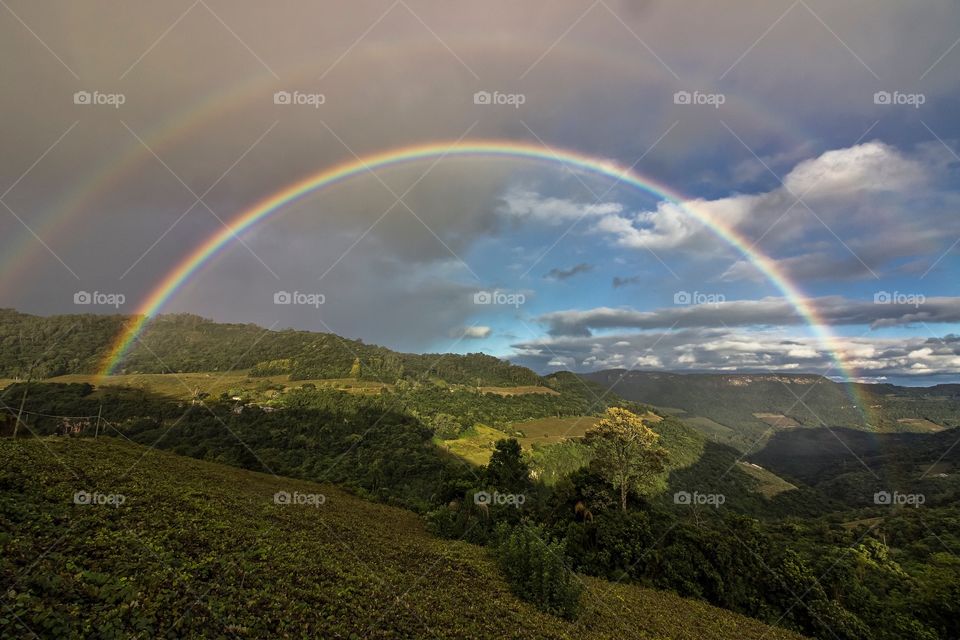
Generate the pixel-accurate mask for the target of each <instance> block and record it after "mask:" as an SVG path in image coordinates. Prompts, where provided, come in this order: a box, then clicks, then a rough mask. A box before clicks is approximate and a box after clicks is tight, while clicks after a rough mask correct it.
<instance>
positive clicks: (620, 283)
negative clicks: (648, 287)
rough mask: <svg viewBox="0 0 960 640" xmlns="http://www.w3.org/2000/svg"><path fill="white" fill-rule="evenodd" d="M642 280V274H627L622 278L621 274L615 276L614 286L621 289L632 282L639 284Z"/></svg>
mask: <svg viewBox="0 0 960 640" xmlns="http://www.w3.org/2000/svg"><path fill="white" fill-rule="evenodd" d="M641 281H642V278H641V277H640V276H627V277H624V278H621V277H620V276H614V277H613V288H614V289H619V288H621V287H626V286H628V285H631V284H639V283H640V282H641Z"/></svg>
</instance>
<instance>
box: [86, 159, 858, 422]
mask: <svg viewBox="0 0 960 640" xmlns="http://www.w3.org/2000/svg"><path fill="white" fill-rule="evenodd" d="M447 157H449V158H462V157H482V158H507V159H514V160H530V161H538V162H546V163H554V164H560V165H562V166H565V167H572V168H576V169H579V170H582V171H585V172H589V173H593V174H599V175H602V176H606V177H609V178H613V179H615V180H618V181H620V182H622V183H624V184H626V185H630V186H631V187H634V188H637V189H639V190H641V191H644V192H646V193H649V194H651V195H654V196H656V197H658V198H660V199H661V200H664V201H667V202H670V203H672V204H674V205H676V206H677V207H678V208H679V209H680V210H682V211H684V212H685V213H686V214H688V215H690V216H691V217H692V218H694V219H696V220H697V221H699V222H700V223H702V224H704V225H705V226H706V227H707V228H709V229H710V230H711V231H712V232H713V233H714V234H716V235H717V236H718V237H719V238H721V239H722V240H724V241H725V242H726V243H728V244H729V245H730V246H732V247H734V248H735V249H736V250H737V251H738V252H740V253H741V254H742V255H743V256H744V258H745V259H747V260H748V261H749V262H750V263H751V264H752V265H753V266H754V267H756V268H757V269H758V270H759V271H760V272H761V273H763V274H764V276H766V278H767V279H768V280H769V281H770V282H771V283H772V284H773V285H774V286H775V287H776V288H777V289H779V290H780V292H781V293H782V294H783V295H784V297H785V299H786V300H788V301H789V303H790V304H791V305H792V306H793V307H794V309H796V311H797V313H798V314H800V316H801V317H802V318H803V319H804V320H805V321H806V323H807V324H808V325H809V326H810V328H811V329H812V330H813V331H814V332H815V334H816V337H817V339H818V340H819V341H820V342H821V344H822V345H823V346H824V348H825V349H826V350H827V351H828V352H829V353H830V355H831V357H832V358H833V360H834V362H835V366H836V368H837V371H838V373H839V374H840V375H841V376H842V377H843V378H844V379H845V380H852V379H854V378H855V376H854V374H853V372H852V371H851V370H850V368H849V367H848V366H847V365H846V363H845V361H844V358H843V357H842V355H841V352H840V351H839V349H838V348H837V346H836V344H835V340H834V337H833V336H832V334H831V333H830V332H829V331H828V329H827V325H826V323H825V322H823V321H822V320H821V319H820V318H819V317H818V315H817V311H816V309H815V308H814V307H813V306H812V305H811V304H810V303H809V302H808V301H807V298H806V297H805V296H804V295H803V293H802V292H801V291H800V290H799V289H798V288H797V287H796V286H795V285H794V284H793V283H792V282H790V280H789V279H788V278H787V277H786V276H785V275H784V274H783V273H782V272H781V271H780V269H779V267H778V266H777V265H776V263H774V262H773V261H772V260H771V259H770V258H768V257H767V256H765V255H763V254H762V253H760V252H759V251H757V250H756V249H754V248H753V246H752V245H751V243H750V241H749V240H748V239H746V238H744V237H743V236H742V235H740V234H739V233H738V232H737V231H736V230H734V229H733V228H731V227H730V226H728V225H727V224H726V223H724V222H723V221H722V220H719V219H718V218H717V217H715V216H714V215H713V214H711V213H710V212H708V211H705V210H703V209H698V208H696V207H695V206H693V205H691V204H690V202H689V201H688V200H687V199H686V198H684V197H683V196H681V195H680V194H678V193H676V192H674V191H671V190H670V189H669V188H667V187H665V186H663V185H660V184H657V183H656V182H654V181H652V180H650V179H648V178H645V177H643V176H641V175H639V174H637V173H635V172H634V171H632V170H631V169H628V168H626V167H623V166H621V165H619V164H617V163H615V162H613V161H610V160H606V159H601V158H596V157H592V156H588V155H585V154H583V153H579V152H576V151H571V150H566V149H549V148H547V147H544V146H542V145H534V144H531V143H526V142H516V141H506V140H477V141H461V142H431V143H427V144H421V145H415V146H408V147H402V148H398V149H391V150H388V151H384V152H380V153H375V154H371V155H367V156H365V157H361V158H357V159H354V160H350V161H347V162H344V163H342V164H339V165H336V166H334V167H331V168H328V169H324V170H322V171H320V172H318V173H315V174H312V175H309V176H307V177H305V178H303V179H301V180H299V181H298V182H294V183H292V184H290V185H288V186H286V187H284V188H283V189H281V190H280V191H277V192H276V193H274V194H272V195H270V196H268V197H266V198H264V199H262V200H260V201H259V202H257V203H256V204H254V205H253V206H252V207H250V208H249V209H247V210H245V211H243V212H242V213H240V214H239V215H238V216H237V217H236V218H235V219H234V220H233V221H232V222H231V223H230V224H229V225H227V226H226V227H225V228H223V229H221V230H220V231H218V232H217V233H215V234H214V235H212V236H211V237H210V238H208V239H207V240H206V241H204V242H203V243H202V244H200V245H199V246H198V247H197V248H196V249H194V250H193V252H192V253H190V254H189V255H187V256H186V257H185V258H184V259H183V260H182V261H181V262H180V263H179V264H178V265H177V266H176V267H175V268H174V269H172V270H171V271H170V272H168V273H167V275H166V276H165V277H164V278H163V280H161V281H160V282H159V283H158V284H157V285H156V286H155V287H154V289H153V290H152V291H151V292H150V293H149V295H148V296H147V297H146V298H145V300H144V301H143V302H142V303H141V305H140V307H139V308H138V309H137V311H136V316H135V317H134V319H133V320H132V321H131V322H130V323H128V324H127V326H126V327H125V328H124V329H123V330H122V332H121V333H120V334H119V335H118V337H117V339H116V341H115V343H114V345H113V346H112V348H111V349H110V351H109V352H108V354H107V356H106V358H105V360H104V363H103V365H102V367H101V369H100V372H99V375H101V376H108V375H110V374H111V373H112V372H113V371H114V370H115V369H116V367H117V365H118V364H119V363H120V361H121V360H122V359H123V357H124V355H125V354H126V353H127V351H129V349H130V348H131V346H132V345H133V344H134V342H136V340H137V339H138V338H139V337H140V335H141V334H142V333H143V330H144V329H145V327H146V325H147V324H148V323H149V321H150V319H151V318H152V317H153V316H155V315H157V313H158V312H159V311H160V310H161V309H162V308H163V307H164V305H165V304H166V303H167V302H168V301H169V300H170V299H171V298H172V297H173V296H174V295H176V293H177V292H178V291H179V290H180V288H181V287H183V285H184V284H185V283H186V282H187V281H188V280H189V279H190V278H191V276H193V274H194V273H196V272H197V271H198V270H199V269H201V268H202V267H203V266H204V264H206V263H207V262H208V261H209V260H210V259H212V258H213V257H214V256H216V255H217V254H218V253H219V252H220V251H221V250H222V249H223V248H224V247H226V246H227V245H228V244H230V242H231V240H232V239H234V238H235V237H237V236H239V235H240V234H242V233H244V232H246V231H247V230H249V229H250V228H251V227H253V226H254V225H256V224H257V223H259V222H261V221H262V220H265V219H266V218H269V217H270V216H271V215H273V214H275V213H276V212H278V211H280V210H281V209H283V208H284V207H285V206H287V205H289V204H291V203H294V202H296V201H298V200H300V199H302V198H304V197H305V196H307V195H309V194H311V193H314V192H316V191H318V190H320V189H325V188H327V187H330V186H332V185H335V184H338V183H340V182H343V181H345V180H349V179H351V178H354V177H356V176H359V175H362V174H363V173H366V172H370V171H373V170H377V169H384V168H389V167H394V166H397V165H402V164H407V163H412V162H417V161H423V160H428V159H440V158H447ZM855 401H856V399H855ZM861 407H862V405H861Z"/></svg>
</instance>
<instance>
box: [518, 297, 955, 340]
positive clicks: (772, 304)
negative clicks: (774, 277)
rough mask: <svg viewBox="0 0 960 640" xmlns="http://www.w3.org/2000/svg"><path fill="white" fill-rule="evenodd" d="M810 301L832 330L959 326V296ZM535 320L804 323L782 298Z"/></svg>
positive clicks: (580, 324)
mask: <svg viewBox="0 0 960 640" xmlns="http://www.w3.org/2000/svg"><path fill="white" fill-rule="evenodd" d="M682 293H684V292H681V294H682ZM678 295H679V294H678ZM808 302H809V303H810V305H811V306H812V307H813V308H814V309H815V311H816V316H817V317H818V318H819V319H820V320H822V321H823V322H824V323H826V324H829V325H836V326H849V325H866V326H870V327H872V328H875V329H877V328H883V327H891V326H903V325H911V324H915V323H927V324H936V323H951V322H960V298H957V297H953V298H949V297H933V298H926V297H925V296H923V295H922V294H914V293H902V292H899V291H877V292H876V293H875V294H874V299H872V300H850V299H847V298H843V297H841V296H829V297H823V298H814V299H812V300H809V301H808ZM537 320H538V321H540V322H542V323H543V324H545V325H546V326H547V327H548V331H549V333H550V335H553V336H564V335H566V336H588V335H590V334H591V332H592V330H594V329H624V328H632V329H664V328H670V327H677V328H694V327H714V328H720V327H750V326H790V325H802V324H806V323H807V322H808V321H807V319H806V318H804V317H803V316H802V315H801V314H800V313H799V312H798V311H797V309H796V308H795V307H794V306H793V305H792V304H791V303H790V302H788V301H787V300H786V299H784V298H764V299H761V300H732V301H729V302H728V301H717V302H711V303H704V304H690V303H689V300H688V298H685V297H681V298H679V304H678V305H677V306H675V307H668V308H662V309H656V310H653V311H637V310H634V309H627V308H619V309H612V308H608V307H604V308H597V309H588V310H583V311H575V310H574V311H554V312H551V313H546V314H543V315H541V316H540V317H539V318H537Z"/></svg>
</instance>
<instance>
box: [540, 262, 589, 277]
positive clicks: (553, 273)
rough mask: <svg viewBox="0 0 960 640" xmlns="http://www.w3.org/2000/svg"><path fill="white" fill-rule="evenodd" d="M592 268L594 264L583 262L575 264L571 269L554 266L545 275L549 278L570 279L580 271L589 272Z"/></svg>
mask: <svg viewBox="0 0 960 640" xmlns="http://www.w3.org/2000/svg"><path fill="white" fill-rule="evenodd" d="M592 269H593V265H592V264H587V263H586V262H581V263H580V264H577V265H574V266H572V267H570V268H569V269H561V268H559V267H554V268H553V269H550V271H548V272H547V273H546V274H545V275H544V276H543V277H544V278H546V279H548V280H569V279H570V278H572V277H573V276H575V275H577V274H578V273H587V272H588V271H590V270H592Z"/></svg>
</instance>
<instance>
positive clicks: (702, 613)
mask: <svg viewBox="0 0 960 640" xmlns="http://www.w3.org/2000/svg"><path fill="white" fill-rule="evenodd" d="M448 489H449V490H450V491H455V490H457V489H456V488H455V485H453V484H451V485H449V486H448V485H438V490H441V491H442V492H445V491H447V490H448ZM77 491H91V492H93V491H99V492H102V493H104V494H121V495H123V496H125V498H126V502H125V503H124V504H123V505H122V506H119V507H114V506H107V505H93V504H89V505H78V504H74V502H73V496H74V494H75V493H76V492H77ZM280 491H285V492H289V493H293V492H300V493H301V494H308V495H313V494H318V493H319V494H322V495H324V496H325V498H326V499H325V501H324V503H323V504H322V505H320V506H311V505H297V504H277V503H276V502H275V501H274V495H275V494H276V493H277V492H280ZM582 580H583V582H584V583H585V584H586V589H587V590H588V595H589V597H584V598H583V602H582V603H581V608H582V609H583V615H582V619H583V620H584V621H586V623H585V624H582V625H578V624H572V623H570V622H567V621H565V620H563V619H561V618H558V617H555V616H552V615H548V614H545V613H542V612H540V611H538V610H537V609H536V608H535V607H533V606H532V605H529V604H527V603H525V602H523V601H521V600H519V599H518V598H516V597H514V596H513V595H512V594H511V586H510V585H508V584H507V583H506V582H505V581H504V580H503V578H502V577H501V576H500V574H499V571H498V569H497V567H496V563H494V562H492V561H491V560H490V558H489V556H488V553H486V552H485V551H484V550H483V549H480V548H478V547H475V546H473V545H469V544H463V543H459V542H449V541H446V540H438V539H436V538H433V537H431V536H429V535H427V534H426V532H425V531H424V528H423V525H422V522H421V521H420V519H419V518H418V517H417V516H415V515H414V514H412V513H410V512H407V511H403V510H401V509H395V508H391V507H387V506H384V505H378V504H372V503H370V502H366V501H364V500H360V499H358V498H356V497H355V496H352V495H350V494H348V493H345V492H343V491H341V490H339V489H337V488H335V487H332V486H330V485H317V484H313V483H310V482H305V481H298V480H291V479H289V478H283V477H276V476H272V475H269V474H260V473H251V472H249V471H244V470H239V469H234V468H230V467H226V466H223V465H217V464H210V463H208V462H203V461H199V460H191V459H189V458H184V457H180V456H174V455H171V454H169V453H165V452H162V451H156V450H152V449H148V448H147V447H142V446H138V445H135V444H131V443H128V442H126V441H124V440H122V439H119V438H116V439H114V438H101V439H100V440H98V441H93V440H92V439H75V438H46V439H42V440H41V439H27V440H18V441H16V442H14V441H12V440H10V439H9V438H7V439H0V584H2V585H3V592H2V593H0V598H2V601H3V607H0V637H3V638H23V637H36V636H35V635H34V634H36V635H37V636H39V637H43V638H48V637H49V638H63V639H66V640H74V639H81V638H117V639H119V638H134V637H141V638H170V639H173V638H221V637H230V638H234V637H235V638H264V637H288V638H304V637H320V638H361V637H378V638H410V639H412V638H426V637H438V636H442V637H450V638H500V637H502V638H515V639H516V640H548V639H554V638H563V637H576V638H583V639H584V640H614V639H617V640H619V639H620V638H626V637H644V638H672V639H674V640H700V638H703V637H710V638H718V639H720V640H761V639H764V640H800V638H799V637H798V636H796V635H794V634H791V633H789V632H786V631H784V630H782V629H777V628H775V627H769V626H766V625H764V624H762V623H759V622H757V621H754V620H750V619H748V618H744V617H742V616H738V615H736V614H733V613H730V612H727V611H723V610H721V609H715V608H712V607H709V606H708V605H706V604H704V603H701V602H696V601H689V600H681V599H680V598H678V597H676V596H675V595H673V594H670V593H665V592H658V591H653V590H649V589H642V588H638V587H635V586H631V585H623V584H612V583H607V582H602V581H599V580H596V579H593V578H590V577H583V578H582ZM610 602H615V603H617V606H615V607H612V606H611V605H610ZM664 612H669V615H664Z"/></svg>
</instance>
